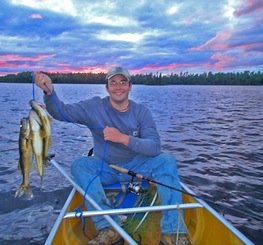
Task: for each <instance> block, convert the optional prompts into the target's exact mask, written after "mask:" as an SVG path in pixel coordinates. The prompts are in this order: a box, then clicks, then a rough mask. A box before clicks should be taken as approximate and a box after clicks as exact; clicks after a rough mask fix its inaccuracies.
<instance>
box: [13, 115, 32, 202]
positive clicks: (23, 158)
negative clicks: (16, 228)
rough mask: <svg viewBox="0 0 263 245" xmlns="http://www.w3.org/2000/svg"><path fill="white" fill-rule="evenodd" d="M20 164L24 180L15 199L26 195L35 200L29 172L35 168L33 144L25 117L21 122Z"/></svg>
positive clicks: (27, 120)
mask: <svg viewBox="0 0 263 245" xmlns="http://www.w3.org/2000/svg"><path fill="white" fill-rule="evenodd" d="M18 142H19V162H18V168H19V169H20V170H21V172H22V176H23V180H22V184H21V185H20V187H19V188H18V189H17V191H16V193H15V197H21V196H22V195H23V194H26V195H27V196H28V197H29V198H30V199H31V198H33V192H32V189H31V187H30V185H29V172H30V171H31V170H32V168H33V162H32V159H33V155H32V143H31V130H30V122H29V118H28V117H23V118H22V119H21V120H20V132H19V141H18Z"/></svg>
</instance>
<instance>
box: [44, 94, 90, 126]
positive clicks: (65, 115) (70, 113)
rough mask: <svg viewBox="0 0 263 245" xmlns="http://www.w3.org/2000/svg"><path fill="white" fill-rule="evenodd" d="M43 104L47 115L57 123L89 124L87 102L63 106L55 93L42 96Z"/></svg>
mask: <svg viewBox="0 0 263 245" xmlns="http://www.w3.org/2000/svg"><path fill="white" fill-rule="evenodd" d="M44 102H45V104H46V107H47V111H48V112H49V114H50V115H51V116H52V117H53V118H55V119H56V120H59V121H65V122H70V123H79V124H85V125H87V124H88V123H89V114H88V108H89V106H88V102H86V105H84V104H85V102H79V103H73V104H64V103H63V102H62V101H61V100H60V99H59V98H58V96H57V94H56V92H55V91H54V90H53V92H52V93H51V94H50V95H44Z"/></svg>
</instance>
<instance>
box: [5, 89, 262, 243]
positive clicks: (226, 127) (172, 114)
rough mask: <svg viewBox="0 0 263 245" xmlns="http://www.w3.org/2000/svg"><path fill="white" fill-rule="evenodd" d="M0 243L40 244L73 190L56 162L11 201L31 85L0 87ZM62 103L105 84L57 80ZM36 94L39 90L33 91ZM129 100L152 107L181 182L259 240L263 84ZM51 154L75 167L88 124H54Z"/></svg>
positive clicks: (141, 94)
mask: <svg viewBox="0 0 263 245" xmlns="http://www.w3.org/2000/svg"><path fill="white" fill-rule="evenodd" d="M0 88H1V93H0V101H1V109H0V112H1V117H0V176H1V177H0V195H1V202H0V234H1V236H0V243H1V244H43V243H44V241H45V239H46V238H47V236H48V233H49V231H50V229H51V228H52V225H53V223H54V222H55V220H56V217H57V215H58V212H59V210H60V209H61V207H62V206H63V204H64V202H65V199H66V197H67V195H68V193H69V191H70V189H71V186H70V184H69V182H68V181H67V180H66V179H65V178H64V177H63V176H62V175H61V174H60V173H59V172H58V171H57V170H56V169H55V168H54V167H53V166H50V167H49V168H47V169H45V174H44V179H43V183H42V185H41V181H40V178H39V177H38V176H37V173H36V171H33V172H32V173H31V176H30V180H31V186H32V188H33V193H34V198H33V199H32V200H27V199H26V198H25V197H22V198H14V193H15V191H16V189H17V187H18V186H19V185H20V183H21V175H20V173H19V171H18V169H17V164H18V158H19V154H18V149H17V147H18V134H19V121H20V119H21V118H22V117H25V116H27V115H28V113H29V110H30V107H29V104H28V101H29V100H30V99H32V94H33V93H32V91H33V90H32V85H31V84H0ZM55 88H56V91H57V93H58V94H59V95H60V97H61V99H63V100H64V101H65V102H76V101H78V100H82V99H85V98H88V97H91V96H105V95H106V92H105V87H104V86H103V85H55ZM35 96H36V99H37V100H39V101H43V100H42V92H41V91H40V90H38V89H35ZM131 98H132V99H134V100H136V101H138V102H141V103H143V104H145V105H146V106H147V107H149V108H150V109H151V110H152V113H153V116H154V118H155V120H156V124H157V127H158V129H159V132H160V135H161V139H162V149H163V151H166V152H169V153H172V154H173V155H174V156H175V157H176V159H177V162H178V168H179V174H180V176H181V180H182V181H183V182H184V183H186V184H187V185H188V186H189V187H191V188H192V189H193V190H194V191H195V192H196V194H198V195H200V196H203V197H205V198H206V199H210V200H212V201H214V202H216V203H215V204H214V205H212V206H213V207H214V208H215V209H216V210H217V211H219V212H221V213H224V216H225V218H226V219H227V220H229V221H230V222H231V223H232V224H234V226H235V227H237V228H238V229H239V230H240V231H241V232H242V233H244V234H245V235H246V236H247V237H248V238H249V239H251V240H252V241H253V242H255V243H256V244H263V238H262V228H263V188H262V184H263V178H262V177H263V87H250V86H237V87H233V86H225V87H224V86H143V85H136V86H134V87H133V90H132V92H131ZM52 130H53V131H52V136H53V144H52V147H51V152H53V153H55V154H56V158H55V159H56V160H57V161H58V162H61V163H62V166H63V167H64V168H65V170H66V171H68V172H69V171H70V170H69V168H70V164H71V162H72V161H73V159H74V158H75V157H77V156H79V155H81V154H83V153H84V152H87V150H88V149H89V148H91V147H92V138H91V135H90V132H89V130H88V129H86V128H84V127H78V126H76V125H72V124H69V123H63V122H58V121H55V120H54V121H53V123H52Z"/></svg>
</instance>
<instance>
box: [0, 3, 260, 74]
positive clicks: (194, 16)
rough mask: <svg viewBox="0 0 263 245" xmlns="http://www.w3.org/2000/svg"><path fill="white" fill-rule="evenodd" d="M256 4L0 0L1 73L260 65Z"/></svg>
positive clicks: (164, 70) (215, 67) (170, 70)
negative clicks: (123, 67)
mask: <svg viewBox="0 0 263 245" xmlns="http://www.w3.org/2000/svg"><path fill="white" fill-rule="evenodd" d="M261 10H262V9H261V5H260V2H259V1H246V5H244V4H243V1H241V0H238V1H236V0H235V1H232V0H227V1H223V2H222V1H216V2H215V1H204V0H200V1H199V2H198V4H196V1H194V0H188V1H183V2H180V3H179V2H175V1H173V0H167V1H150V0H142V1H117V0H97V1H93V2H92V1H81V0H74V1H73V0H72V1H71V0H66V1H55V0H39V1H36V0H34V1H33V0H10V1H7V0H2V2H1V10H0V11H1V14H0V22H1V26H0V30H1V32H0V44H1V49H0V55H1V57H2V60H1V64H0V73H2V74H3V73H4V72H6V71H8V72H14V73H16V72H18V71H21V70H24V69H26V68H25V67H26V66H28V69H29V70H34V69H36V67H37V68H38V69H41V70H47V71H59V72H63V71H64V72H70V71H73V72H78V71H91V70H94V71H95V72H97V71H104V70H107V68H108V67H111V66H112V65H114V64H116V65H122V66H126V67H127V68H128V69H130V70H131V71H132V72H135V71H138V72H145V73H147V72H154V73H155V72H162V73H168V72H177V71H179V72H180V71H184V70H185V71H189V72H190V71H192V72H204V71H208V70H211V71H213V70H218V69H233V70H235V69H240V67H244V69H262V65H261V64H260V63H261V61H262V37H261V36H262V35H261V33H263V24H262V23H263V17H262V16H261V15H260V13H261V12H262V11H261ZM245 13H246V14H245ZM252 13H253V14H252ZM252 55H253V56H252ZM231 56H233V57H232V59H231ZM37 57H38V58H37ZM40 57H42V58H40ZM249 57H256V61H255V62H253V60H252V58H249ZM4 58H5V59H4ZM238 59H246V60H248V61H249V62H245V61H243V62H240V61H238ZM262 63H263V62H262ZM235 64H236V66H235ZM252 64H253V65H252Z"/></svg>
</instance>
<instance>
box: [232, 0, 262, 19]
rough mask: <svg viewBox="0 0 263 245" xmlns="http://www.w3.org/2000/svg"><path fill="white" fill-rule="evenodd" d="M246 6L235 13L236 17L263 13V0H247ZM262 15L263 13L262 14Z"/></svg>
mask: <svg viewBox="0 0 263 245" xmlns="http://www.w3.org/2000/svg"><path fill="white" fill-rule="evenodd" d="M245 2H246V4H245V6H242V7H241V8H239V9H238V10H236V11H235V12H234V14H235V16H238V17H240V16H242V15H246V14H250V13H253V12H255V11H260V12H261V11H262V10H263V2H262V0H246V1H245ZM261 14H262V13H261Z"/></svg>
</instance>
